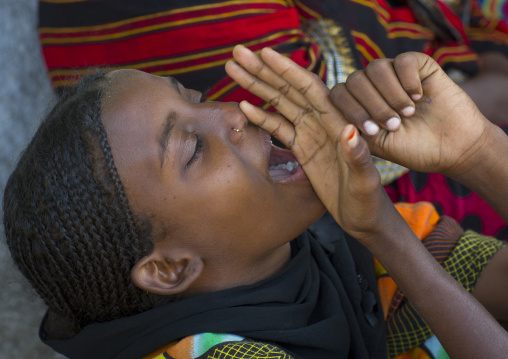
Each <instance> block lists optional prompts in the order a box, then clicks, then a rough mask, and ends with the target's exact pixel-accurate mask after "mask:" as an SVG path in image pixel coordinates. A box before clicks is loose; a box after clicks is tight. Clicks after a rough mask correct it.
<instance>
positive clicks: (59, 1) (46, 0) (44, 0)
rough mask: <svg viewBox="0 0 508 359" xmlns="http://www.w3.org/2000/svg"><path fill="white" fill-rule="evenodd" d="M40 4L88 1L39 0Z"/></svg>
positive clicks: (82, 0) (83, 0) (81, 0)
mask: <svg viewBox="0 0 508 359" xmlns="http://www.w3.org/2000/svg"><path fill="white" fill-rule="evenodd" d="M39 1H40V2H46V3H50V4H69V3H73V2H85V1H87V0H39Z"/></svg>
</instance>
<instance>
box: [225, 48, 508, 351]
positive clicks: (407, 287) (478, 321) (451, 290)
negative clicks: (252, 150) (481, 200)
mask: <svg viewBox="0 0 508 359" xmlns="http://www.w3.org/2000/svg"><path fill="white" fill-rule="evenodd" d="M234 56H235V59H236V61H237V63H233V62H230V63H228V64H227V66H226V70H227V72H228V73H229V74H230V76H232V77H233V78H234V79H235V80H236V81H237V82H238V83H239V84H240V85H242V86H243V87H245V88H247V89H248V90H250V91H251V92H253V93H254V94H256V95H258V96H259V97H261V98H263V99H264V100H266V101H269V102H270V103H271V104H272V105H274V106H275V107H276V108H277V109H278V110H279V111H280V112H281V113H282V114H283V115H284V116H285V117H282V116H279V115H276V114H273V113H268V112H265V111H262V110H260V109H258V108H256V107H254V106H251V105H249V104H247V103H242V104H241V108H242V110H243V111H244V112H245V114H246V116H247V117H248V118H249V120H251V121H252V122H253V123H255V124H257V125H259V126H261V127H263V128H265V129H266V130H267V131H269V132H271V133H272V134H273V135H274V136H275V137H277V138H278V139H279V140H281V142H282V143H284V144H285V145H286V146H287V147H289V148H291V149H292V151H293V152H294V154H295V156H296V157H297V158H298V160H299V161H300V163H301V164H302V166H303V168H304V170H305V172H306V173H307V175H308V177H309V179H310V181H311V184H312V185H313V187H314V189H315V190H316V193H317V194H318V195H319V196H320V198H321V200H322V201H323V203H324V204H325V206H326V207H327V209H328V210H329V211H330V213H331V214H332V215H333V216H334V218H335V219H336V220H337V222H338V223H339V224H340V225H341V226H342V227H343V228H344V230H346V231H347V232H348V233H350V234H351V235H352V236H354V237H355V238H357V239H358V240H359V241H361V242H362V243H363V244H364V245H366V246H367V247H368V248H369V249H370V250H371V251H372V253H373V254H374V255H375V256H376V257H377V258H378V259H379V260H380V261H381V263H382V264H383V265H384V266H385V268H386V269H387V270H388V271H389V272H390V274H391V276H392V277H393V278H394V279H395V280H396V281H397V283H398V284H399V286H400V287H401V288H402V290H403V291H404V292H405V294H406V295H407V297H408V298H409V299H410V300H411V302H412V304H413V305H414V306H415V308H416V309H417V310H418V312H419V313H420V314H421V315H422V317H423V318H425V320H426V321H427V322H428V323H429V325H430V326H431V328H432V329H433V330H434V332H435V333H436V335H437V336H438V338H439V339H440V341H441V343H442V345H443V346H444V347H445V349H446V350H447V351H448V353H449V354H450V355H451V356H452V357H457V358H479V357H481V358H498V357H501V356H502V355H504V354H505V353H506V352H508V336H507V334H506V332H505V331H504V330H503V329H502V328H501V327H500V326H499V325H498V323H497V322H496V321H495V320H494V319H493V318H492V317H491V316H490V314H488V313H487V312H486V310H485V309H484V308H483V307H482V306H481V305H480V304H479V303H478V302H477V301H476V300H475V299H474V298H473V297H472V296H471V295H470V294H469V293H467V292H466V291H465V290H464V289H463V288H462V287H461V286H460V285H459V284H458V283H457V282H456V281H455V280H454V279H453V278H451V277H450V276H449V275H448V274H447V273H446V272H445V271H444V269H443V268H442V267H441V266H440V265H439V264H438V263H437V262H436V261H435V260H434V259H433V258H432V256H431V255H430V254H429V253H428V252H427V250H426V249H425V248H424V247H423V246H422V244H421V243H420V241H419V240H418V239H417V238H416V236H415V235H414V234H413V232H412V231H411V229H410V228H409V227H408V225H407V224H406V222H405V221H404V220H403V218H402V217H401V216H400V215H399V214H398V212H397V211H396V209H395V208H394V206H393V204H392V203H391V202H390V200H389V198H388V197H387V195H386V193H385V192H384V190H383V188H382V186H381V183H380V178H379V174H378V172H377V171H376V169H375V167H374V165H373V164H372V161H371V157H370V151H369V146H370V148H371V149H374V150H375V151H377V152H378V153H385V154H387V155H391V156H392V157H393V158H398V159H399V158H402V159H406V161H407V162H408V163H413V164H416V165H417V166H420V167H425V168H431V167H432V168H436V167H437V168H440V169H448V170H449V172H451V173H452V172H453V171H456V172H457V173H460V170H461V168H459V167H460V166H462V165H465V164H467V163H469V161H470V160H473V159H474V158H476V156H475V155H474V154H475V151H473V152H472V153H469V152H468V150H470V149H471V147H472V146H473V147H475V149H476V148H477V149H478V150H481V149H482V148H484V147H485V146H486V143H484V142H485V141H486V140H485V139H484V137H483V136H484V135H487V134H488V133H489V132H490V131H486V130H485V128H486V127H487V125H486V123H488V121H484V120H485V119H481V118H479V119H476V118H475V119H470V118H468V119H462V120H463V121H462V125H465V124H466V123H467V124H468V125H467V126H472V128H473V129H480V130H481V131H480V133H479V134H476V133H474V131H473V133H471V131H470V129H469V128H468V129H467V131H464V132H463V133H462V136H461V134H460V133H454V132H453V131H451V132H447V131H448V130H450V127H449V126H448V125H446V126H445V125H443V124H439V122H440V121H447V120H449V119H450V118H451V117H449V116H451V115H450V113H451V112H453V110H455V109H456V108H455V107H454V105H457V102H454V101H449V97H450V96H449V95H450V91H446V90H445V91H442V89H443V88H444V87H445V86H443V83H442V81H443V80H440V79H439V78H438V79H434V80H435V83H433V84H432V86H431V87H430V89H431V90H432V89H438V90H439V91H437V93H434V92H436V91H434V92H432V91H429V90H428V89H429V86H428V85H429V80H427V79H428V78H429V77H431V76H432V74H433V71H435V70H436V69H435V67H434V65H433V64H432V63H427V62H426V59H424V60H425V61H423V65H424V66H423V68H422V67H420V68H418V71H417V72H416V75H415V73H414V69H415V67H413V69H412V70H411V69H409V70H408V71H407V74H408V75H407V76H408V78H409V79H410V80H411V81H409V83H410V84H412V85H414V84H415V83H416V79H418V86H416V91H421V92H420V98H422V99H424V98H426V97H425V96H428V98H430V100H431V101H430V105H431V106H430V109H431V111H429V109H427V110H425V111H427V112H426V113H425V115H427V116H429V112H430V114H431V115H432V116H434V115H435V114H437V113H439V114H440V115H441V117H440V118H438V119H437V120H433V121H430V120H429V119H425V118H424V117H423V114H422V113H417V114H415V115H413V116H410V119H406V118H402V123H399V124H398V125H397V126H396V129H397V128H398V130H397V131H395V132H390V131H386V130H385V129H383V126H385V122H386V118H385V119H384V120H383V119H381V120H378V121H377V122H376V123H377V124H378V125H379V126H380V127H381V131H384V132H385V133H384V132H383V133H382V132H381V131H379V133H378V134H376V135H374V136H366V137H367V138H368V140H367V141H365V140H364V139H363V138H362V136H360V133H359V131H358V130H357V129H356V128H355V127H354V126H353V125H351V124H347V121H346V118H345V117H344V116H343V114H342V113H341V112H339V111H337V109H336V108H335V107H334V106H332V105H331V103H330V101H329V97H328V94H329V92H328V90H327V88H326V87H325V86H324V84H323V83H322V82H321V81H320V80H319V78H317V77H316V76H315V75H313V74H310V73H309V72H307V71H306V70H304V69H302V68H300V67H298V66H297V65H296V64H294V63H293V62H292V61H291V60H289V59H287V58H285V57H283V56H280V55H278V54H277V53H275V52H274V51H273V50H269V49H264V50H263V51H262V52H261V55H260V56H258V55H255V54H253V53H252V52H250V51H249V50H247V49H246V48H244V47H237V48H235V50H234ZM413 60H415V59H413ZM417 60H418V59H417ZM420 60H421V59H420ZM419 64H420V65H421V63H419V62H418V61H416V65H417V67H418V66H419ZM436 66H437V64H436ZM437 67H438V68H439V66H437ZM392 74H394V75H395V77H393V76H392V77H388V79H386V78H385V79H384V80H383V83H384V86H385V87H383V91H378V95H379V96H378V97H370V99H369V101H368V103H369V104H372V103H373V101H374V99H376V98H377V100H376V101H378V100H379V97H381V98H383V99H386V97H387V96H388V97H389V96H390V94H393V93H394V91H395V93H397V94H399V96H400V93H401V91H400V87H401V85H400V83H399V82H398V80H397V79H398V77H397V75H396V73H395V72H392ZM431 79H432V77H431ZM362 81H363V80H362ZM387 81H388V82H387ZM422 82H423V83H424V85H423V90H422V86H421V83H422ZM430 82H431V83H432V81H430ZM397 83H399V85H398V87H397ZM358 84H359V85H364V84H363V83H362V82H358ZM360 87H361V86H360ZM386 89H390V90H389V91H386ZM346 90H347V91H346V92H347V93H350V92H349V90H348V89H347V88H346ZM404 91H405V93H406V97H407V98H405V101H407V103H404V102H400V101H399V104H398V106H399V107H397V106H396V108H397V109H398V110H396V111H394V110H392V112H393V113H394V114H395V115H397V116H398V118H401V116H400V115H399V112H398V111H399V110H400V109H404V108H407V106H408V103H409V104H412V106H413V107H414V103H413V102H412V100H411V98H410V97H409V96H411V95H407V93H409V94H413V95H415V94H416V95H418V93H413V92H411V91H414V89H411V90H410V91H409V92H408V89H407V88H404ZM459 91H461V90H460V89H458V90H457V89H455V91H454V92H452V94H455V95H456V94H457V93H459ZM380 92H382V93H381V94H380ZM365 94H366V95H368V93H365ZM338 95H339V98H343V97H342V96H343V95H344V93H343V94H338ZM421 95H423V97H421ZM335 96H337V93H336V94H335ZM443 96H447V97H446V98H444V99H443V98H442V97H443ZM360 97H361V96H360ZM336 98H337V97H335V99H336ZM389 98H390V97H389ZM408 99H409V100H408ZM452 99H455V98H452ZM455 100H456V99H455ZM355 101H356V99H355ZM463 101H464V99H460V101H459V103H461V102H462V104H463V105H464V103H463ZM347 102H349V103H350V104H351V103H352V102H351V98H348V100H347V101H345V103H347ZM374 102H375V101H374ZM384 103H385V104H386V100H385V102H384ZM466 103H467V101H466ZM358 104H359V105H358ZM436 104H440V105H441V106H444V108H441V110H438V109H437V108H436V107H439V106H436ZM427 105H429V104H428V103H427ZM450 105H451V106H452V107H451V108H449V109H448V111H447V112H446V114H445V115H443V112H445V111H444V110H445V109H446V106H450ZM400 106H402V107H400ZM339 107H340V106H339ZM470 107H471V109H472V108H473V107H474V104H472V106H470ZM349 108H352V109H354V110H355V111H357V110H358V109H359V108H365V107H364V104H362V103H361V102H360V103H358V102H357V105H355V104H354V103H353V105H351V106H350V107H349ZM367 108H368V106H367ZM384 110H385V112H386V111H387V109H386V108H385V109H384ZM355 111H353V115H352V114H351V113H345V114H344V115H346V117H348V120H349V121H351V118H353V121H352V122H353V123H355V124H357V125H359V126H363V123H364V122H358V118H355V116H354V115H355V114H356V115H358V113H359V112H355ZM420 112H424V111H423V110H422V111H420ZM393 113H390V114H391V115H393ZM464 115H468V116H471V113H469V111H465V112H464ZM443 116H444V117H443ZM392 117H393V116H392ZM387 118H390V117H387ZM406 120H408V121H409V120H410V121H411V125H409V127H407V128H406V129H405V127H404V126H405V121H406ZM355 121H356V122H355ZM392 122H393V121H392ZM395 122H397V121H395ZM398 126H400V127H398ZM475 126H476V127H475ZM452 127H453V126H452ZM456 127H457V126H455V128H456ZM459 127H460V126H459ZM459 130H460V128H459ZM484 131H485V132H484ZM459 132H460V131H459ZM391 134H397V136H390V135H391ZM424 135H425V140H426V141H423V140H422V139H419V138H418V137H422V136H424ZM465 135H467V136H469V137H467V140H468V141H473V142H472V144H471V142H468V143H466V145H462V143H460V141H459V140H457V139H456V137H462V138H461V140H462V141H465ZM448 136H449V137H450V138H454V139H456V140H455V142H454V144H455V148H454V147H453V146H451V145H450V144H449V143H448V142H447V141H445V138H446V137H448ZM429 141H430V142H432V143H431V144H429V143H428V142H429ZM477 142H481V143H477ZM425 143H426V144H425ZM475 143H477V144H476V145H475ZM443 144H448V145H449V146H448V147H445V148H440V146H442V145H443ZM431 145H433V146H431ZM459 145H460V146H459ZM435 147H437V150H436V148H435ZM457 149H459V150H460V151H462V154H464V153H466V154H469V157H468V159H463V158H461V156H460V154H458V153H457ZM398 151H402V153H401V154H400V153H398ZM422 151H423V152H424V153H423V154H422V153H420V152H422ZM425 151H427V153H425ZM482 153H485V154H487V153H488V151H482ZM408 159H409V160H408ZM485 160H487V158H486V159H485ZM462 168H466V167H462ZM473 172H474V169H473V168H470V175H469V176H466V177H468V178H469V177H471V178H473V177H475V176H477V175H478V173H473ZM500 177H502V176H501V175H500ZM466 180H468V179H467V178H466ZM473 182H474V181H473Z"/></svg>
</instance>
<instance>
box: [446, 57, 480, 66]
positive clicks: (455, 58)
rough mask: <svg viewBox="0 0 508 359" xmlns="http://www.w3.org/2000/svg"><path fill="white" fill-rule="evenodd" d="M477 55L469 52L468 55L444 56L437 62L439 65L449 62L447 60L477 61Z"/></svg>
mask: <svg viewBox="0 0 508 359" xmlns="http://www.w3.org/2000/svg"><path fill="white" fill-rule="evenodd" d="M477 60H478V55H476V54H469V55H453V56H446V57H445V58H444V59H443V60H442V61H441V62H440V63H439V64H440V65H441V66H443V65H445V64H447V63H449V62H469V61H477Z"/></svg>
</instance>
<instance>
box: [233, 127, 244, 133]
mask: <svg viewBox="0 0 508 359" xmlns="http://www.w3.org/2000/svg"><path fill="white" fill-rule="evenodd" d="M231 129H232V130H233V131H235V132H243V130H240V129H239V128H231Z"/></svg>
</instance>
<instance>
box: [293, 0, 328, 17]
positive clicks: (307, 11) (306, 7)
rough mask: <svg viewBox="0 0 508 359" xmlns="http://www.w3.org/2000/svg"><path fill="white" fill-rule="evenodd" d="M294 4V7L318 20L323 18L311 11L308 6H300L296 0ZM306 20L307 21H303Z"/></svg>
mask: <svg viewBox="0 0 508 359" xmlns="http://www.w3.org/2000/svg"><path fill="white" fill-rule="evenodd" d="M295 3H296V6H297V7H299V8H301V9H303V10H304V11H305V12H306V13H309V14H311V15H312V16H313V17H315V18H317V19H320V18H322V17H323V16H322V15H321V14H318V13H317V12H315V11H314V10H312V9H311V8H309V7H308V6H306V5H304V4H302V3H301V2H300V1H298V0H295ZM305 20H307V19H305Z"/></svg>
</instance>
